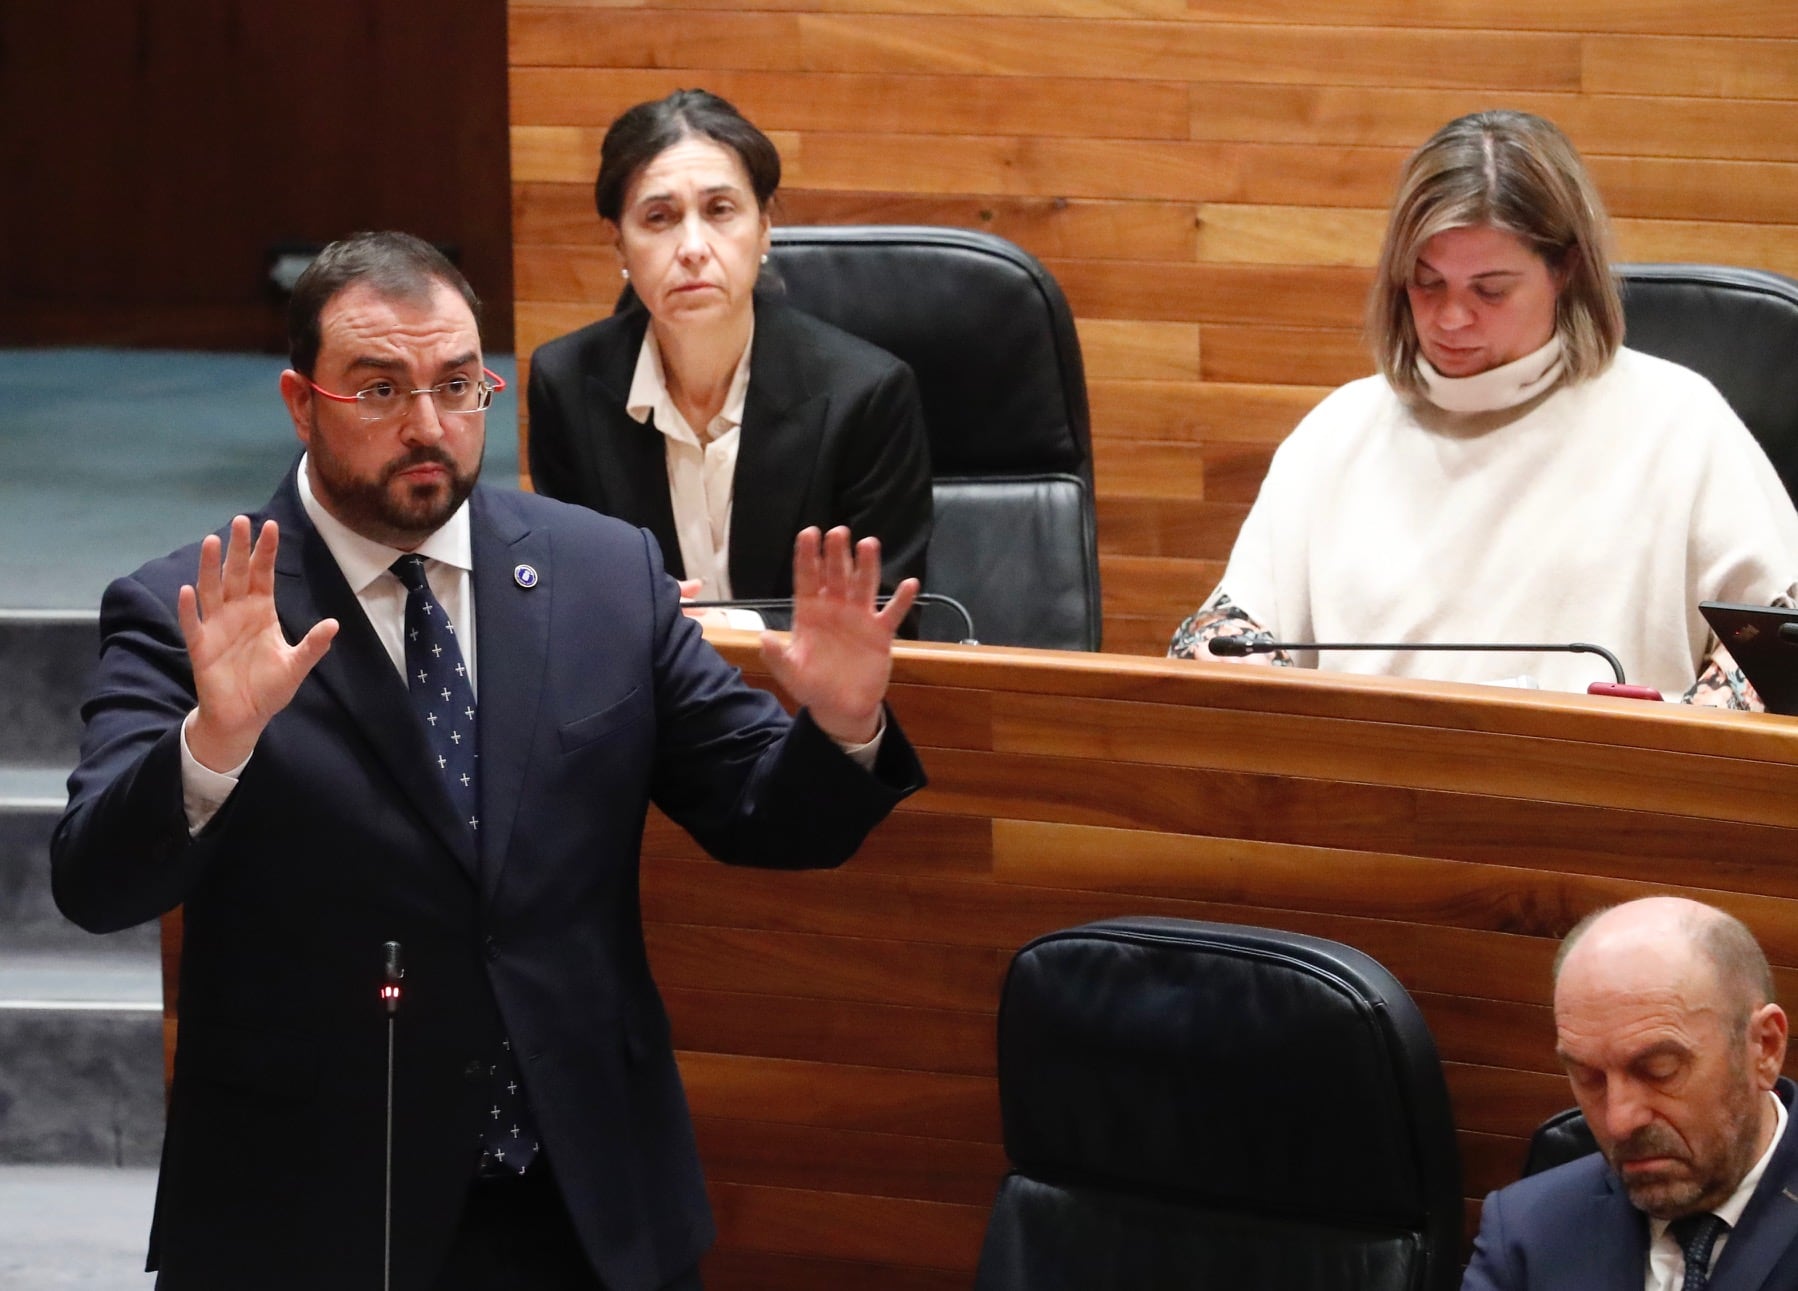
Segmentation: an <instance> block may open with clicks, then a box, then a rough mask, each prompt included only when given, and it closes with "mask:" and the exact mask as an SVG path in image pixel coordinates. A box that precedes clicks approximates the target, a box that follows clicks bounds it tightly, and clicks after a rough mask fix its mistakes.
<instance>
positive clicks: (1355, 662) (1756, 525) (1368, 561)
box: [1207, 341, 1798, 698]
mask: <svg viewBox="0 0 1798 1291" xmlns="http://www.w3.org/2000/svg"><path fill="white" fill-rule="evenodd" d="M1559 357H1560V356H1559V347H1558V344H1557V343H1555V342H1552V341H1551V342H1550V344H1549V345H1548V346H1545V347H1544V348H1543V349H1542V350H1539V351H1537V352H1536V353H1535V354H1533V355H1529V356H1526V357H1525V358H1523V359H1520V360H1518V361H1517V362H1516V363H1513V364H1509V365H1507V366H1506V367H1505V368H1503V369H1499V370H1498V371H1496V372H1492V373H1485V374H1482V375H1481V376H1478V377H1472V378H1467V379H1465V380H1463V381H1446V380H1444V379H1443V378H1441V377H1438V376H1437V375H1436V374H1435V373H1433V372H1428V371H1425V372H1423V373H1422V375H1423V376H1424V378H1425V381H1426V383H1427V384H1428V385H1429V387H1430V389H1431V391H1432V398H1434V399H1440V400H1441V402H1443V403H1446V404H1451V405H1455V406H1459V407H1471V408H1488V409H1495V410H1494V411H1484V412H1481V411H1463V412H1448V411H1445V410H1444V409H1443V408H1441V407H1436V406H1432V405H1430V404H1423V405H1419V406H1415V407H1414V406H1411V405H1408V404H1406V403H1405V402H1404V401H1402V400H1401V399H1400V398H1399V397H1398V395H1397V394H1396V393H1395V392H1394V391H1393V389H1392V387H1391V386H1390V385H1389V384H1388V383H1387V382H1386V380H1385V379H1384V378H1383V377H1369V378H1366V379H1364V380H1361V381H1356V382H1353V383H1351V384H1349V385H1346V386H1344V387H1342V388H1341V389H1339V390H1337V391H1335V392H1334V393H1332V394H1331V395H1330V396H1329V397H1328V398H1326V399H1325V400H1324V401H1323V402H1322V403H1321V404H1319V405H1318V406H1317V408H1315V409H1314V410H1313V411H1312V412H1311V413H1310V414H1309V415H1308V416H1307V417H1306V418H1305V419H1304V421H1302V422H1301V423H1300V424H1299V426H1298V428H1297V429H1296V430H1294V431H1293V433H1292V434H1291V435H1290V436H1289V437H1288V438H1287V439H1286V441H1285V442H1284V443H1283V444H1282V445H1281V446H1280V449H1279V451H1278V452H1277V453H1276V454H1275V455H1274V460H1273V464H1272V466H1271V468H1270V469H1269V471H1268V474H1267V478H1266V480H1265V481H1264V483H1263V484H1262V487H1261V493H1260V495H1259V497H1257V499H1256V501H1255V505H1254V507H1253V508H1252V509H1251V510H1250V512H1249V516H1248V519H1247V520H1246V521H1245V522H1244V524H1243V528H1242V532H1241V534H1240V535H1239V536H1238V537H1237V540H1236V546H1235V549H1234V551H1232V553H1231V556H1230V563H1229V565H1228V566H1227V568H1226V569H1225V572H1224V576H1223V581H1222V582H1221V583H1220V584H1219V586H1218V588H1217V590H1216V592H1214V593H1213V596H1212V598H1211V599H1210V601H1208V602H1207V603H1208V604H1210V603H1213V602H1215V601H1216V599H1217V597H1218V596H1220V595H1227V596H1228V597H1229V598H1230V600H1231V601H1232V602H1233V603H1234V604H1235V605H1236V606H1237V607H1239V608H1240V609H1241V610H1242V611H1244V612H1245V613H1246V614H1247V615H1248V616H1249V617H1250V618H1251V619H1253V620H1254V621H1255V622H1256V623H1258V624H1259V625H1261V626H1262V627H1264V628H1266V629H1267V630H1268V631H1269V632H1270V633H1271V634H1272V636H1273V637H1274V639H1276V640H1288V641H1302V640H1313V641H1363V642H1368V641H1395V642H1396V641H1417V642H1451V641H1544V642H1565V641H1590V642H1594V643H1596V644H1599V645H1603V646H1606V647H1608V648H1609V649H1611V650H1613V651H1615V652H1616V653H1617V654H1618V656H1619V657H1620V658H1621V659H1622V661H1623V664H1624V667H1625V670H1626V671H1627V672H1628V674H1629V679H1630V681H1632V682H1636V683H1640V684H1644V685H1649V686H1654V687H1655V688H1657V689H1659V690H1660V691H1661V692H1662V693H1663V694H1664V695H1666V696H1667V697H1668V698H1674V697H1677V696H1678V695H1679V694H1680V693H1681V692H1683V691H1684V690H1685V689H1686V688H1687V687H1688V686H1689V685H1690V684H1691V683H1692V681H1693V679H1694V678H1695V677H1696V675H1697V673H1698V671H1699V670H1700V669H1701V667H1702V666H1703V664H1704V659H1705V649H1706V644H1707V640H1708V637H1709V633H1708V630H1707V628H1706V625H1705V623H1704V620H1703V618H1702V617H1701V616H1700V615H1699V612H1698V602H1699V601H1701V600H1722V601H1741V602H1748V603H1751V604H1766V603H1767V602H1768V601H1770V600H1772V598H1773V597H1774V596H1775V595H1777V594H1779V593H1782V592H1788V591H1791V590H1792V588H1793V582H1794V579H1798V513H1794V511H1793V507H1792V503H1791V500H1790V499H1789V498H1788V497H1787V495H1786V492H1785V489H1784V487H1783V486H1782V485H1781V483H1780V480H1779V477H1778V476H1777V475H1776V474H1775V473H1774V471H1773V467H1772V464H1771V463H1770V462H1768V460H1767V457H1766V454H1765V453H1764V452H1762V451H1761V448H1760V446H1759V445H1758V444H1757V443H1755V441H1754V439H1753V437H1752V436H1751V435H1750V434H1749V432H1748V430H1747V428H1746V427H1745V426H1743V425H1742V423H1741V421H1740V420H1739V419H1738V418H1737V417H1736V415H1735V414H1734V413H1733V412H1732V411H1731V410H1730V408H1729V406H1728V404H1726V403H1725V402H1724V400H1723V397H1722V396H1721V395H1719V394H1718V393H1717V391H1716V389H1715V388H1714V387H1712V386H1711V384H1710V383H1709V382H1708V381H1706V380H1705V379H1704V378H1703V377H1701V376H1699V375H1697V374H1696V373H1694V372H1691V371H1689V370H1688V369H1686V368H1683V367H1680V366H1678V365H1677V364H1673V363H1668V362H1665V361H1663V360H1661V359H1656V358H1651V357H1649V356H1648V355H1645V354H1639V353H1636V352H1634V351H1632V350H1627V349H1626V350H1621V351H1619V353H1618V354H1617V357H1616V359H1615V360H1614V361H1613V362H1612V363H1611V365H1610V366H1609V367H1608V368H1607V369H1606V370H1605V371H1604V372H1603V373H1602V374H1600V375H1599V376H1597V377H1594V378H1592V379H1590V380H1587V381H1584V382H1581V383H1579V384H1577V385H1566V384H1564V383H1559V384H1557V382H1558V379H1559ZM1516 399H1521V402H1517V403H1515V404H1514V406H1510V407H1503V406H1500V405H1504V404H1506V403H1510V402H1512V401H1513V400H1516ZM1295 662H1297V663H1299V664H1300V665H1302V666H1308V667H1316V666H1318V664H1319V660H1318V658H1317V656H1316V655H1315V653H1309V652H1308V653H1304V654H1301V655H1299V656H1298V657H1297V658H1296V660H1295ZM1322 663H1323V665H1324V666H1326V667H1329V668H1333V669H1338V670H1340V671H1344V672H1358V673H1370V674H1381V675H1388V676H1406V677H1428V678H1436V679H1441V680H1453V681H1516V680H1518V679H1520V678H1526V679H1528V682H1533V683H1534V684H1537V685H1540V686H1542V687H1544V688H1547V689H1554V690H1575V691H1577V690H1584V689H1585V687H1586V684H1587V683H1588V682H1591V681H1601V680H1609V679H1610V671H1609V669H1608V668H1607V667H1606V665H1605V664H1604V662H1603V661H1602V660H1600V659H1597V658H1594V657H1592V656H1589V655H1556V654H1510V653H1502V654H1447V653H1418V652H1368V653H1346V652H1345V653H1339V654H1332V655H1329V656H1327V657H1326V658H1325V659H1324V660H1323V661H1322ZM1526 684H1527V683H1526Z"/></svg>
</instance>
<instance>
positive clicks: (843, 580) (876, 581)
mask: <svg viewBox="0 0 1798 1291" xmlns="http://www.w3.org/2000/svg"><path fill="white" fill-rule="evenodd" d="M879 587H880V541H879V539H876V538H863V539H862V540H861V541H860V542H859V543H856V544H855V547H854V550H853V551H852V550H851V549H850V545H849V530H847V529H845V528H843V527H842V526H840V525H839V526H838V527H837V528H835V529H832V530H831V531H830V532H829V533H827V534H824V535H822V536H820V535H819V533H818V530H817V528H816V527H815V526H814V527H812V528H808V529H805V530H803V531H801V532H800V534H799V537H798V538H797V539H795V540H794V543H793V630H792V632H791V633H789V634H787V635H785V636H782V635H780V634H778V633H774V632H764V633H763V634H762V659H763V661H764V662H765V663H766V664H767V665H768V670H769V671H770V672H771V673H773V674H774V680H775V681H777V682H779V683H780V686H781V689H783V690H785V691H786V692H787V694H789V695H791V696H792V697H793V698H794V699H795V700H796V701H798V702H799V703H800V704H802V705H803V706H804V707H806V708H807V709H809V710H810V711H811V715H812V720H813V721H814V722H816V723H817V724H818V727H819V729H820V730H822V731H823V732H824V733H825V734H826V735H828V736H830V737H831V738H832V739H834V740H836V741H837V742H838V743H840V744H866V743H867V742H868V741H869V740H871V739H873V738H874V735H875V733H876V732H877V731H879V729H880V708H881V704H882V703H883V702H885V700H886V693H887V680H888V678H890V677H891V675H892V671H893V634H894V633H896V632H897V631H898V630H899V624H900V623H901V622H902V621H903V620H904V618H905V616H906V613H907V612H908V611H910V609H911V607H912V601H913V599H914V598H915V597H916V596H917V594H918V580H917V579H915V578H908V579H906V580H905V581H904V582H903V583H900V584H899V586H898V587H897V588H895V589H894V591H893V598H892V600H890V601H888V602H887V604H886V606H885V608H884V609H879V610H877V609H875V607H874V600H875V593H876V592H877V591H878V590H879Z"/></svg>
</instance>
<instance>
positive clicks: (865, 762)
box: [830, 705, 887, 772]
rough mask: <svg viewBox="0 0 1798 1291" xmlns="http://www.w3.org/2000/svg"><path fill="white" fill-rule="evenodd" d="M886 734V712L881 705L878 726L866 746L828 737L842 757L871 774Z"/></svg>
mask: <svg viewBox="0 0 1798 1291" xmlns="http://www.w3.org/2000/svg"><path fill="white" fill-rule="evenodd" d="M886 733H887V710H886V708H885V706H884V705H883V706H882V707H881V710H880V725H879V726H876V727H875V728H874V738H873V739H871V740H869V741H868V742H867V743H866V744H845V743H843V741H841V740H839V739H838V738H837V737H836V736H834V735H833V736H831V737H830V742H831V743H832V744H834V745H836V746H837V747H838V748H839V749H841V750H843V753H844V756H846V757H847V758H848V759H849V760H850V761H851V762H853V763H855V765H856V766H858V767H860V768H861V769H862V770H863V771H867V772H872V771H873V770H874V763H875V761H876V759H878V758H879V757H880V741H881V740H882V739H884V738H885V737H886Z"/></svg>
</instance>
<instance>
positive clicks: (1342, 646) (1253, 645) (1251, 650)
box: [1205, 637, 1628, 686]
mask: <svg viewBox="0 0 1798 1291" xmlns="http://www.w3.org/2000/svg"><path fill="white" fill-rule="evenodd" d="M1205 646H1206V648H1207V649H1208V650H1210V651H1211V653H1212V654H1214V655H1217V656H1218V657H1219V658H1223V659H1241V658H1245V657H1246V656H1248V655H1252V654H1272V653H1274V652H1275V651H1276V650H1318V651H1323V650H1393V651H1401V650H1447V651H1487V652H1491V653H1494V654H1505V653H1515V654H1595V655H1598V656H1599V657H1600V658H1602V659H1603V660H1604V661H1605V662H1606V663H1608V664H1610V665H1611V672H1612V673H1613V674H1615V675H1616V678H1617V681H1616V684H1617V685H1619V686H1625V685H1628V683H1627V682H1626V681H1625V680H1624V677H1623V664H1622V663H1621V662H1620V661H1619V660H1618V658H1617V656H1616V655H1614V654H1612V653H1611V652H1610V651H1609V650H1606V649H1605V648H1604V647H1603V646H1601V645H1593V644H1592V643H1591V642H1589V641H1564V642H1552V641H1551V642H1542V641H1464V642H1452V641H1432V642H1421V643H1420V642H1395V641H1252V640H1250V639H1249V638H1248V637H1212V638H1211V639H1210V640H1209V641H1207V642H1206V643H1205ZM1595 684H1602V683H1595Z"/></svg>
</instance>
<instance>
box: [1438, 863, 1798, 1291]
mask: <svg viewBox="0 0 1798 1291" xmlns="http://www.w3.org/2000/svg"><path fill="white" fill-rule="evenodd" d="M1554 1006H1555V1034H1556V1049H1557V1053H1558V1056H1559V1057H1560V1060H1561V1065H1562V1066H1563V1067H1565V1068H1566V1070H1567V1076H1568V1079H1569V1080H1570V1081H1571V1082H1572V1085H1573V1096H1574V1099H1575V1100H1576V1101H1577V1102H1578V1103H1579V1107H1580V1111H1581V1112H1583V1113H1584V1114H1585V1118H1586V1123H1587V1124H1588V1125H1589V1126H1590V1127H1591V1129H1592V1134H1593V1136H1594V1137H1595V1138H1596V1139H1597V1140H1598V1146H1599V1153H1597V1154H1594V1155H1591V1156H1587V1157H1584V1158H1582V1159H1580V1160H1578V1161H1574V1162H1572V1163H1570V1164H1568V1165H1564V1166H1561V1167H1560V1168H1559V1169H1555V1170H1548V1171H1545V1172H1543V1173H1542V1174H1538V1175H1535V1176H1532V1177H1531V1178H1528V1179H1524V1180H1523V1181H1521V1182H1519V1183H1515V1184H1512V1185H1511V1186H1510V1187H1509V1188H1505V1189H1503V1190H1501V1191H1499V1192H1495V1193H1493V1194H1492V1195H1491V1196H1489V1197H1487V1198H1486V1204H1485V1208H1484V1210H1483V1211H1482V1213H1481V1215H1480V1233H1479V1238H1478V1239H1477V1241H1476V1242H1475V1244H1474V1252H1473V1262H1472V1263H1471V1264H1470V1265H1469V1266H1468V1268H1467V1275H1466V1278H1465V1280H1464V1281H1463V1282H1462V1284H1461V1285H1462V1291H1498V1289H1499V1288H1503V1289H1505V1291H1524V1289H1526V1288H1527V1289H1528V1291H1538V1289H1552V1288H1568V1289H1569V1291H1572V1289H1573V1288H1579V1291H1699V1289H1700V1288H1705V1287H1710V1288H1714V1289H1715V1291H1775V1289H1776V1288H1798V1147H1795V1146H1794V1145H1795V1144H1798V1135H1794V1134H1788V1133H1786V1125H1787V1121H1788V1119H1789V1116H1790V1113H1791V1110H1792V1106H1793V1097H1794V1094H1795V1093H1798V1090H1795V1089H1794V1087H1793V1084H1792V1082H1791V1081H1789V1080H1785V1079H1783V1078H1781V1076H1780V1074H1779V1072H1780V1068H1781V1066H1782V1065H1783V1064H1784V1062H1785V1052H1786V1015H1785V1012H1784V1010H1782V1009H1781V1008H1780V1007H1779V1005H1777V1004H1775V1003H1774V1002H1773V990H1772V975H1771V973H1770V972H1769V971H1768V968H1767V960H1766V956H1765V955H1763V954H1762V953H1761V949H1760V947H1759V946H1758V945H1757V944H1756V943H1755V940H1754V937H1753V935H1752V934H1751V933H1749V931H1748V929H1747V928H1745V927H1743V926H1742V924H1741V923H1740V922H1739V921H1738V920H1736V919H1734V918H1732V917H1731V916H1729V915H1726V914H1724V913H1723V912H1722V911H1720V910H1714V909H1712V908H1711V907H1709V906H1705V905H1700V904H1699V903H1698V902H1696V901H1686V900H1683V899H1679V898H1675V897H1651V898H1649V899H1647V900H1643V901H1632V902H1630V903H1629V904H1627V905H1621V906H1616V907H1614V908H1612V909H1609V910H1604V911H1600V912H1599V913H1598V914H1596V915H1593V916H1592V917H1590V918H1588V919H1587V920H1585V921H1584V922H1583V923H1581V924H1580V925H1579V926H1578V927H1577V928H1575V929H1574V930H1573V931H1572V932H1571V933H1570V934H1568V937H1567V940H1566V942H1565V943H1564V944H1563V945H1562V947H1561V953H1560V955H1559V957H1558V958H1557V960H1556V962H1555V992H1554Z"/></svg>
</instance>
